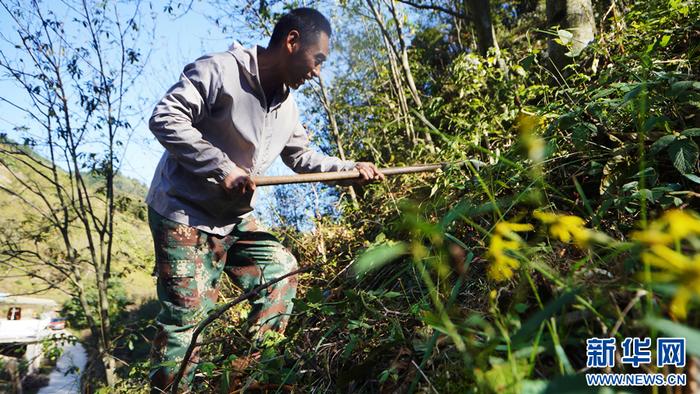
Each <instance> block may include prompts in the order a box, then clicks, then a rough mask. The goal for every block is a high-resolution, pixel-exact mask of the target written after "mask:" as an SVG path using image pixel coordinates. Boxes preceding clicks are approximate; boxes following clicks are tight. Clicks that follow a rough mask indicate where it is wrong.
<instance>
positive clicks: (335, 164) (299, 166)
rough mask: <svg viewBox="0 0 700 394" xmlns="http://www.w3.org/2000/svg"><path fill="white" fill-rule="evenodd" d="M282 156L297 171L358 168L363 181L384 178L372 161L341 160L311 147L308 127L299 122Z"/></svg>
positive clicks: (285, 162) (288, 165)
mask: <svg viewBox="0 0 700 394" xmlns="http://www.w3.org/2000/svg"><path fill="white" fill-rule="evenodd" d="M281 157H282V161H283V162H284V164H286V165H287V167H289V168H291V169H292V170H293V171H294V172H297V173H309V172H329V171H348V170H352V169H357V170H358V171H359V172H360V175H361V176H362V180H363V181H364V182H363V183H366V182H369V181H372V180H384V174H382V173H380V172H379V170H378V169H377V167H376V166H375V165H374V164H372V163H366V162H354V161H351V160H341V159H339V158H337V157H332V156H327V155H324V154H323V153H320V152H316V151H315V150H313V149H311V148H310V147H309V137H308V135H307V134H306V129H304V126H303V125H302V124H301V123H297V126H296V127H295V128H294V132H293V133H292V136H291V137H290V138H289V141H288V142H287V145H286V146H285V148H284V149H283V150H282V153H281Z"/></svg>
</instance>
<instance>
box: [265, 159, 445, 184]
mask: <svg viewBox="0 0 700 394" xmlns="http://www.w3.org/2000/svg"><path fill="white" fill-rule="evenodd" d="M452 164H454V163H440V164H419V165H415V166H408V167H388V168H380V169H379V172H381V173H382V174H384V175H386V176H390V175H400V174H412V173H416V172H432V171H436V170H438V169H442V168H445V167H447V166H448V165H452ZM359 178H361V175H360V172H359V171H358V170H350V171H336V172H318V173H312V174H299V175H282V176H256V177H253V182H255V185H256V186H272V185H287V184H292V183H307V182H330V181H342V180H348V179H359Z"/></svg>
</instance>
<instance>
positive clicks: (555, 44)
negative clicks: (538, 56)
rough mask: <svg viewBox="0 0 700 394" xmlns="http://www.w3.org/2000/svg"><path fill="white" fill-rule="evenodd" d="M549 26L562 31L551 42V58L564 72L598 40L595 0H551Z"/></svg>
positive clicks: (548, 8)
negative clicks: (576, 57)
mask: <svg viewBox="0 0 700 394" xmlns="http://www.w3.org/2000/svg"><path fill="white" fill-rule="evenodd" d="M547 24H548V25H549V27H550V28H554V29H558V37H552V38H550V39H549V41H548V49H549V57H550V59H551V60H552V63H553V65H554V66H555V67H556V68H557V69H558V70H559V72H561V73H562V75H565V74H566V73H565V72H563V71H562V70H563V69H564V67H565V66H566V65H568V64H571V62H572V57H573V56H577V55H578V54H579V53H581V51H582V50H583V49H584V48H586V47H587V46H588V44H590V42H591V41H593V39H594V38H595V34H596V27H595V17H594V15H593V6H592V5H591V0H547Z"/></svg>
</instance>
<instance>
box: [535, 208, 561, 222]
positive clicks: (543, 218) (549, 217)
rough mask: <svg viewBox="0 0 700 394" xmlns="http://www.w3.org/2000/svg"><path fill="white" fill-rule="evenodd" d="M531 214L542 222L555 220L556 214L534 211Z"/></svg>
mask: <svg viewBox="0 0 700 394" xmlns="http://www.w3.org/2000/svg"><path fill="white" fill-rule="evenodd" d="M532 216H534V217H535V219H537V220H539V221H541V222H542V223H544V224H552V223H554V222H556V221H557V215H555V214H553V213H551V212H542V211H534V212H532Z"/></svg>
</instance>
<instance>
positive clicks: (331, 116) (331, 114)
mask: <svg viewBox="0 0 700 394" xmlns="http://www.w3.org/2000/svg"><path fill="white" fill-rule="evenodd" d="M318 86H319V88H320V90H321V92H320V94H319V98H320V99H321V104H322V105H323V109H325V110H326V115H327V116H328V122H329V123H330V125H331V132H332V133H333V138H334V139H335V146H336V147H337V148H338V156H340V158H341V159H343V160H346V159H345V149H343V142H342V141H341V140H340V129H339V128H338V121H337V120H336V116H335V111H334V110H333V107H331V101H330V99H329V98H328V93H327V92H326V86H325V85H324V84H323V79H322V78H321V76H319V77H318ZM315 192H316V191H315V190H314V193H315ZM348 192H349V193H350V199H351V200H352V204H353V206H354V207H355V208H358V207H359V204H358V202H357V194H356V193H355V188H354V187H352V185H350V186H348ZM324 256H325V255H324Z"/></svg>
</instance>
